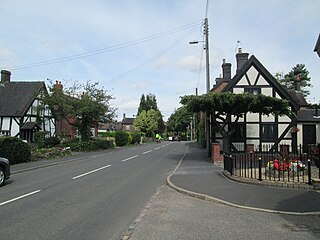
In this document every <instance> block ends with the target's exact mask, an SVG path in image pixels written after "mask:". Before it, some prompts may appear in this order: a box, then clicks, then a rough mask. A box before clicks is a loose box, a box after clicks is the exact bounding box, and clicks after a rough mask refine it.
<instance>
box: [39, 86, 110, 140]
mask: <svg viewBox="0 0 320 240" xmlns="http://www.w3.org/2000/svg"><path fill="white" fill-rule="evenodd" d="M49 89H50V94H49V95H47V96H46V97H45V98H44V101H45V102H46V103H47V104H48V105H49V106H50V107H51V109H52V110H53V114H54V115H55V117H57V118H63V119H65V120H66V121H67V122H68V123H69V124H70V125H72V126H74V127H76V128H78V130H79V132H80V135H81V138H82V139H83V140H85V141H86V140H88V139H89V138H90V136H91V131H90V129H91V128H92V127H95V126H97V125H98V123H99V122H102V123H103V122H106V121H108V120H110V119H111V118H112V117H113V116H114V111H115V110H114V109H113V108H112V107H111V106H110V104H109V101H110V100H111V99H113V98H112V96H111V95H109V94H107V91H105V90H104V89H100V88H98V83H91V82H90V81H88V82H87V83H86V84H84V85H82V84H78V83H75V84H74V86H73V87H70V88H68V89H66V90H63V89H62V87H57V86H56V85H52V86H51V87H50V88H49Z"/></svg>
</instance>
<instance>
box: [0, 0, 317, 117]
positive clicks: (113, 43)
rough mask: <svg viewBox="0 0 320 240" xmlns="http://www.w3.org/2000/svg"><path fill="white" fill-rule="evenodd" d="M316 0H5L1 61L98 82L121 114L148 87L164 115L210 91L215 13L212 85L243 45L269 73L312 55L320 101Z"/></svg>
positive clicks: (17, 75) (24, 76)
mask: <svg viewBox="0 0 320 240" xmlns="http://www.w3.org/2000/svg"><path fill="white" fill-rule="evenodd" d="M206 6H207V8H206ZM206 9H207V11H206ZM319 9H320V1H319V0H304V1H301V0H259V1H257V0H241V1H238V0H224V1H220V0H208V5H207V0H117V1H111V0H90V1H88V0H86V1H85V0H55V1H52V0H28V1H24V0H10V1H4V0H1V4H0V12H1V14H0V29H1V35H0V36H1V37H0V68H1V69H6V70H9V71H11V79H12V80H13V81H18V80H23V81H45V82H46V84H50V81H53V82H55V81H56V80H59V81H61V82H62V84H63V85H64V86H65V87H68V86H71V85H73V83H74V82H75V81H77V82H79V83H86V82H87V81H92V82H98V83H99V87H101V88H102V87H103V88H104V89H105V90H108V93H109V94H112V95H113V97H114V100H112V101H111V102H110V103H111V105H112V106H113V107H114V108H117V119H118V120H121V119H122V116H123V114H126V116H127V117H133V116H134V115H135V114H136V113H137V110H138V106H139V102H140V97H141V95H142V94H149V93H151V94H154V95H155V96H156V98H157V102H158V107H159V109H160V111H161V112H162V115H163V116H164V120H167V118H168V117H169V116H170V115H171V114H172V113H173V112H174V111H175V109H177V108H178V107H179V106H180V104H179V101H180V98H179V97H180V96H183V95H190V94H195V92H196V88H198V92H199V94H203V93H205V83H206V79H205V77H206V75H205V52H204V50H203V22H204V18H205V17H208V22H209V54H210V58H209V59H210V60H209V62H210V75H211V79H210V81H211V84H210V85H211V86H213V85H214V84H215V78H216V77H219V75H220V74H221V73H222V70H221V64H222V59H226V61H227V62H230V63H232V69H233V70H232V73H233V75H234V74H235V65H236V61H235V54H236V52H237V48H238V47H241V48H242V49H243V52H248V53H249V54H250V56H251V55H255V56H256V57H257V58H258V60H259V61H260V62H261V63H262V64H263V65H264V66H265V67H266V68H267V69H268V71H269V72H270V73H271V74H275V73H277V72H283V73H288V72H289V71H290V70H291V69H292V68H293V67H294V66H295V65H296V64H298V63H303V64H305V66H306V68H307V69H308V70H309V72H310V73H309V76H310V77H311V84H312V85H313V87H312V88H311V89H310V90H311V94H310V96H309V97H308V101H309V102H320V94H319V93H318V91H319V88H320V58H319V57H318V55H317V54H316V53H315V52H314V51H313V50H314V47H315V44H316V41H317V39H318V36H319V34H320V16H319ZM195 40H198V41H200V42H199V44H197V45H190V44H189V42H190V41H195Z"/></svg>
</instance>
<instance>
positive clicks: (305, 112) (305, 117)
mask: <svg viewBox="0 0 320 240" xmlns="http://www.w3.org/2000/svg"><path fill="white" fill-rule="evenodd" d="M315 115H316V110H315V109H300V110H299V111H298V114H297V120H298V122H320V109H319V110H318V115H319V117H318V116H315Z"/></svg>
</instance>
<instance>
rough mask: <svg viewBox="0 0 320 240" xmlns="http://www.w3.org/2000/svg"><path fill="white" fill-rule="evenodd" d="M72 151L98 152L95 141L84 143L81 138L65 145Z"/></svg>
mask: <svg viewBox="0 0 320 240" xmlns="http://www.w3.org/2000/svg"><path fill="white" fill-rule="evenodd" d="M65 145H67V146H69V147H70V148H71V150H72V151H76V152H89V151H96V150H98V148H97V146H96V145H95V144H94V142H93V141H90V140H89V141H83V140H82V139H81V138H73V139H71V140H69V141H67V142H66V143H65Z"/></svg>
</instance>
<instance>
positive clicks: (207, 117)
mask: <svg viewBox="0 0 320 240" xmlns="http://www.w3.org/2000/svg"><path fill="white" fill-rule="evenodd" d="M204 35H205V41H204V43H205V47H204V49H205V50H206V93H209V92H210V63H209V26H208V18H205V19H204ZM199 42H201V41H192V42H189V44H198V43H199ZM205 133H206V147H207V152H208V157H211V149H210V114H209V113H208V112H206V113H205Z"/></svg>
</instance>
